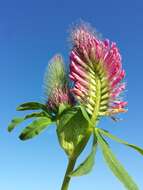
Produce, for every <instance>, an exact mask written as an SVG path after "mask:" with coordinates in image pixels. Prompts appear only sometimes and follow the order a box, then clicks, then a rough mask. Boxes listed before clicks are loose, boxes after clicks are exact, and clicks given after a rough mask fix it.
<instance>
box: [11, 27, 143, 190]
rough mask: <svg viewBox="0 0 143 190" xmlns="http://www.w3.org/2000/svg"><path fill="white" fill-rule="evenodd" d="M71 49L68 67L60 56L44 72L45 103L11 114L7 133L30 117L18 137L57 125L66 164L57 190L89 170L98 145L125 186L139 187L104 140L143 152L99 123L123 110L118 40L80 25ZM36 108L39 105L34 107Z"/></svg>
mask: <svg viewBox="0 0 143 190" xmlns="http://www.w3.org/2000/svg"><path fill="white" fill-rule="evenodd" d="M71 42H72V48H71V52H70V64H69V69H67V68H65V65H64V62H63V59H62V57H61V56H60V55H56V56H54V58H53V59H52V60H51V61H50V62H49V64H48V68H47V70H46V74H45V80H44V86H45V95H46V100H45V103H44V104H42V103H38V102H28V103H24V104H21V105H20V106H18V107H17V110H18V111H26V110H34V112H33V113H30V114H28V115H26V116H24V117H20V118H14V119H13V120H12V121H11V123H10V125H9V126H8V131H9V132H11V131H12V130H13V129H14V128H15V127H16V126H17V125H18V124H20V123H21V122H23V121H25V120H27V119H29V118H32V119H33V122H32V123H31V124H29V125H28V126H27V127H26V128H24V130H23V131H22V133H21V134H20V136H19V138H20V139H21V140H27V139H31V138H33V137H35V136H36V135H39V134H40V133H41V132H42V131H44V130H45V129H46V128H47V127H48V126H49V125H51V124H56V126H57V129H56V131H57V137H58V140H59V144H60V146H61V147H62V149H63V150H64V151H65V153H66V154H67V157H68V160H69V162H68V166H67V170H66V173H65V177H64V180H63V184H62V187H61V190H67V189H68V187H69V182H70V179H71V178H72V177H76V176H82V175H85V174H88V173H89V172H90V171H91V170H92V168H93V165H94V160H95V155H96V150H97V147H98V146H99V148H100V149H101V150H102V153H103V156H104V159H105V161H106V163H107V165H108V166H109V168H110V169H111V170H112V172H113V173H114V175H115V176H116V177H117V178H118V179H119V180H120V181H121V182H122V183H123V185H124V186H125V187H126V189H128V190H138V189H139V188H138V187H137V185H136V183H135V182H134V181H133V179H132V178H131V176H130V175H129V174H128V173H127V171H126V170H125V169H124V167H123V166H122V164H121V163H120V162H119V161H118V160H117V158H116V156H115V155H114V154H113V153H112V151H111V149H110V146H109V144H108V142H107V140H106V139H105V138H106V137H107V138H110V139H112V140H114V141H117V142H119V143H121V144H123V145H126V146H128V147H130V148H133V149H134V150H136V151H138V152H139V153H140V154H142V155H143V149H141V148H140V147H137V146H135V145H133V144H129V143H127V142H125V141H123V140H121V139H119V138H118V137H116V136H114V135H112V134H111V133H109V132H108V131H107V130H105V129H101V128H99V127H98V123H99V122H100V119H101V118H102V117H105V116H107V117H111V118H112V119H113V120H114V121H117V120H118V119H117V118H116V115H117V114H118V113H124V112H126V111H127V109H126V106H127V102H126V101H124V100H123V96H122V93H123V91H124V90H125V88H126V85H125V82H123V79H124V77H125V71H124V70H123V68H122V60H121V55H120V52H119V49H118V47H117V45H116V43H113V42H110V41H109V40H107V39H106V40H102V39H100V38H99V37H98V36H97V34H96V33H95V32H93V30H91V29H89V27H87V26H86V25H85V24H81V25H79V26H77V27H75V28H74V29H73V31H72V32H71ZM36 110H39V111H38V112H36ZM91 136H92V140H93V143H92V148H91V152H90V154H89V155H88V156H87V157H86V158H85V160H84V161H83V162H82V163H81V164H80V165H79V166H78V167H77V168H75V163H76V161H77V159H78V157H79V156H80V154H81V152H82V151H83V150H84V148H85V146H86V145H87V143H88V141H89V139H90V138H91Z"/></svg>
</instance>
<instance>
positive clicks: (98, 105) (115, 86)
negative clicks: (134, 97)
mask: <svg viewBox="0 0 143 190" xmlns="http://www.w3.org/2000/svg"><path fill="white" fill-rule="evenodd" d="M72 44H73V47H72V50H71V53H70V75H69V76H70V79H71V80H72V81H73V82H74V87H73V88H72V89H71V92H72V93H73V94H74V95H75V97H76V98H77V99H78V101H79V102H80V103H82V104H84V105H85V106H86V110H87V112H88V113H89V114H90V115H96V117H98V116H104V115H110V116H112V115H114V114H116V113H120V112H125V111H126V110H125V109H124V108H125V106H126V105H127V102H125V101H123V100H122V97H121V96H120V94H121V93H122V92H123V91H124V90H125V83H124V82H122V80H123V78H124V77H125V71H124V70H123V69H122V63H121V55H120V52H119V49H118V48H117V45H116V43H114V42H110V41H109V40H108V39H106V40H101V39H99V38H98V37H97V35H96V34H95V33H94V32H93V31H91V30H89V29H88V27H86V25H81V26H79V27H77V28H75V29H74V31H73V32H72Z"/></svg>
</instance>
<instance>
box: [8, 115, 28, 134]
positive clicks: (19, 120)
mask: <svg viewBox="0 0 143 190" xmlns="http://www.w3.org/2000/svg"><path fill="white" fill-rule="evenodd" d="M24 120H25V118H23V117H16V118H13V119H12V120H11V123H10V124H9V125H8V131H9V132H11V131H12V130H13V129H14V128H15V127H16V126H17V125H18V124H20V123H22V122H23V121H24Z"/></svg>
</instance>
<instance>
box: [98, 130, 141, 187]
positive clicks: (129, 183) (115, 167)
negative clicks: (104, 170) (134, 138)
mask: <svg viewBox="0 0 143 190" xmlns="http://www.w3.org/2000/svg"><path fill="white" fill-rule="evenodd" d="M95 132H96V136H97V141H98V143H99V145H100V146H101V149H102V152H103V155H104V158H105V160H106V163H107V165H108V166H109V168H110V169H111V170H112V172H113V173H114V175H115V176H116V177H117V178H118V179H119V180H120V181H121V182H122V183H123V184H124V186H125V187H126V188H127V189H128V190H139V188H138V187H137V185H136V184H135V182H134V181H133V179H132V178H131V177H130V176H129V174H128V173H127V171H126V170H125V169H124V167H123V166H122V165H121V163H120V162H119V161H118V160H117V159H116V157H115V155H114V154H113V153H112V151H111V149H110V148H109V146H108V144H107V143H106V141H105V139H103V137H102V136H101V134H100V132H99V130H95Z"/></svg>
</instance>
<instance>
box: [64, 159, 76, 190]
mask: <svg viewBox="0 0 143 190" xmlns="http://www.w3.org/2000/svg"><path fill="white" fill-rule="evenodd" d="M75 163H76V158H73V159H69V163H68V167H67V170H66V173H65V177H64V181H63V184H62V188H61V190H68V187H69V182H70V179H71V178H70V177H69V174H70V173H71V172H72V171H73V169H74V166H75Z"/></svg>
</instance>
